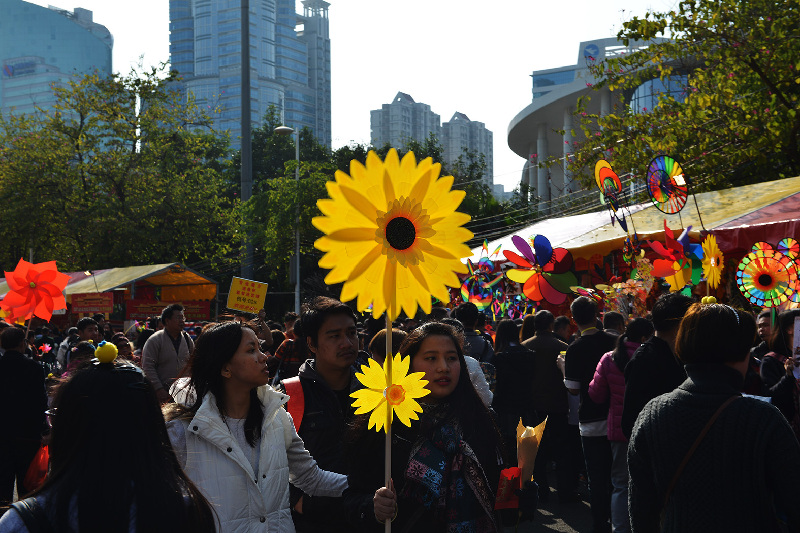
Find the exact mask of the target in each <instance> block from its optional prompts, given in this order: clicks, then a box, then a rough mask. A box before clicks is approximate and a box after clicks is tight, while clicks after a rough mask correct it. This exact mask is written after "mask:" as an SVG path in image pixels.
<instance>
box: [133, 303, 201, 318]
mask: <svg viewBox="0 0 800 533" xmlns="http://www.w3.org/2000/svg"><path fill="white" fill-rule="evenodd" d="M171 303H179V304H181V305H182V306H183V308H184V309H183V314H184V316H186V321H187V322H196V321H200V320H209V319H210V318H211V302H208V301H205V302H204V301H187V302H159V301H157V300H126V301H125V318H126V319H127V320H145V319H146V318H156V317H159V316H161V311H163V310H164V308H165V307H166V306H168V305H169V304H171Z"/></svg>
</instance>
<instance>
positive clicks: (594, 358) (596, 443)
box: [564, 296, 617, 533]
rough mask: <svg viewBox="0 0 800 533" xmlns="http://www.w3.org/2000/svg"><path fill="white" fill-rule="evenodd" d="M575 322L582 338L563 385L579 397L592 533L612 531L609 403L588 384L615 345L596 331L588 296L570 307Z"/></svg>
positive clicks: (612, 339)
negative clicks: (591, 391)
mask: <svg viewBox="0 0 800 533" xmlns="http://www.w3.org/2000/svg"><path fill="white" fill-rule="evenodd" d="M570 311H572V318H573V319H574V320H575V323H576V324H578V329H579V330H580V334H581V336H580V337H578V339H577V340H576V341H575V342H573V343H572V344H571V345H570V346H569V348H567V355H566V361H565V368H564V384H565V385H566V386H567V390H569V392H570V394H572V395H578V394H580V400H581V403H580V407H579V409H578V427H579V429H580V432H581V444H582V446H583V456H584V459H585V460H586V473H587V474H588V476H589V497H590V500H591V507H592V523H593V527H592V532H593V533H601V532H602V533H605V532H610V531H611V523H610V520H611V445H610V444H609V442H608V436H607V433H608V424H607V419H608V403H604V404H602V405H600V404H597V403H595V402H594V401H593V400H592V399H591V398H590V397H589V383H591V381H592V378H593V377H594V372H595V369H596V368H597V363H599V362H600V358H601V357H603V354H605V353H607V352H610V351H611V350H613V349H614V346H615V345H616V342H617V338H616V337H615V336H614V335H611V334H609V333H606V332H605V331H600V330H598V329H597V327H596V324H597V304H596V303H595V302H594V301H593V300H590V299H589V298H587V297H586V296H579V297H578V298H575V300H574V301H573V302H572V305H570Z"/></svg>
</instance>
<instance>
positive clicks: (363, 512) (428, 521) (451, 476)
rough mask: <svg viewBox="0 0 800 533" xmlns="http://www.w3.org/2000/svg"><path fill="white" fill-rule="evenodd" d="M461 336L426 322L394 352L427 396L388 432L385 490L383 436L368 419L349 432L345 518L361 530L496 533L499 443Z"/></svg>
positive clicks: (500, 450) (499, 462)
mask: <svg viewBox="0 0 800 533" xmlns="http://www.w3.org/2000/svg"><path fill="white" fill-rule="evenodd" d="M461 343H462V339H461V336H460V335H459V334H458V333H457V332H456V330H454V329H453V328H452V327H450V326H448V325H446V324H442V323H438V322H429V323H427V324H425V325H424V326H421V327H419V328H417V329H415V330H414V331H413V332H411V333H410V334H409V336H408V337H407V338H406V339H405V341H403V344H402V345H401V346H400V350H399V351H400V354H402V355H403V356H410V357H411V368H410V371H411V372H424V373H425V377H424V379H425V380H427V381H428V384H427V385H426V387H427V388H428V389H429V390H430V391H431V392H430V394H428V395H427V396H425V397H423V398H422V399H421V400H422V401H421V405H422V407H423V412H422V413H421V414H420V419H419V420H418V421H412V425H411V427H410V428H409V427H406V426H403V425H402V424H394V425H393V426H392V481H393V483H392V486H391V487H384V486H383V484H384V478H383V463H384V438H385V437H384V435H383V434H379V433H377V432H375V431H369V430H367V423H368V415H362V416H361V417H357V418H356V420H355V421H354V423H353V426H352V427H351V431H350V439H349V441H350V442H349V444H350V445H351V446H352V453H350V454H348V457H350V458H351V459H352V463H351V464H350V465H349V470H348V473H349V476H348V478H349V480H350V484H351V487H350V488H349V489H348V490H347V491H346V492H345V507H346V509H347V512H348V517H349V519H350V521H351V522H352V523H353V524H354V525H359V526H360V527H361V529H362V530H376V531H379V530H381V529H382V528H383V523H384V522H385V520H386V519H387V518H388V519H392V518H393V517H394V518H396V519H395V523H394V527H395V528H396V530H397V531H410V530H411V529H412V528H413V530H414V531H415V532H419V533H423V532H428V531H431V532H433V531H437V532H438V531H454V530H455V529H454V528H456V527H458V528H461V529H459V530H460V531H479V532H483V531H497V529H498V526H497V522H496V520H495V516H494V497H495V491H496V489H497V485H498V480H499V474H500V468H501V462H502V461H501V460H500V457H502V448H503V445H502V438H501V436H500V433H499V430H498V429H497V426H496V424H495V423H494V420H493V419H492V416H491V414H490V412H489V410H488V409H487V408H486V407H485V406H484V404H483V402H482V401H481V399H480V398H479V397H478V394H477V393H476V392H475V389H474V388H473V386H472V383H471V382H470V380H469V377H468V373H467V366H466V362H465V360H464V354H463V352H462V350H461Z"/></svg>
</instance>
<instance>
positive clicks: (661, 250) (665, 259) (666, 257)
mask: <svg viewBox="0 0 800 533" xmlns="http://www.w3.org/2000/svg"><path fill="white" fill-rule="evenodd" d="M664 241H665V244H661V243H660V242H658V241H650V248H652V249H653V251H654V252H656V253H657V254H658V255H660V256H661V257H662V259H656V260H655V261H653V276H654V277H657V278H665V279H666V281H667V283H669V284H670V290H671V291H673V292H674V291H679V290H681V289H683V288H684V287H685V286H686V283H688V279H687V276H691V268H692V262H691V261H690V260H689V259H688V258H687V257H686V254H685V251H684V245H683V243H681V242H680V241H679V240H678V239H676V238H675V236H674V235H673V233H672V230H671V229H669V227H668V226H667V221H666V220H664ZM684 271H688V272H686V273H684Z"/></svg>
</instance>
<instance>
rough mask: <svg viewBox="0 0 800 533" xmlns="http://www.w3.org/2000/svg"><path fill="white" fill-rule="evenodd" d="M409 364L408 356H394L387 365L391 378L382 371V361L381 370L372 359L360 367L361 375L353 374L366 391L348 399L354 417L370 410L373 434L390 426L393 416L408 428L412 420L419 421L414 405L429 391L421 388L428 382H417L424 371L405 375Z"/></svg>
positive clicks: (370, 423) (363, 390) (370, 427)
mask: <svg viewBox="0 0 800 533" xmlns="http://www.w3.org/2000/svg"><path fill="white" fill-rule="evenodd" d="M387 360H388V358H387ZM410 364H411V357H405V358H403V357H401V356H400V354H397V355H395V356H394V360H393V364H392V365H391V366H392V371H391V372H392V375H391V376H389V375H388V374H387V372H386V366H387V364H386V362H384V365H383V367H381V365H380V364H379V363H378V362H377V361H375V360H374V359H370V360H369V365H367V366H362V367H361V372H362V373H358V374H356V378H358V381H360V382H361V384H362V385H364V386H365V387H366V388H365V389H361V390H357V391H355V392H354V393H352V394H350V396H351V397H353V398H355V401H353V407H355V408H356V413H355V414H357V415H363V414H364V413H369V412H370V411H372V414H371V415H370V417H369V426H368V429H372V428H373V427H375V431H378V432H380V431H381V430H384V429H385V426H386V424H387V423H388V424H391V422H392V419H393V416H394V415H396V416H397V419H398V420H399V421H400V422H402V423H403V424H405V425H406V426H411V421H412V420H418V419H419V417H418V416H417V413H421V412H422V407H421V406H420V405H419V404H418V403H417V398H422V397H423V396H426V395H428V394H430V392H431V391H430V390H428V389H426V388H425V385H427V384H428V382H427V381H426V380H424V379H421V377H422V376H424V375H425V373H424V372H414V373H412V374H408V367H409V365H410ZM387 409H389V412H387Z"/></svg>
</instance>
